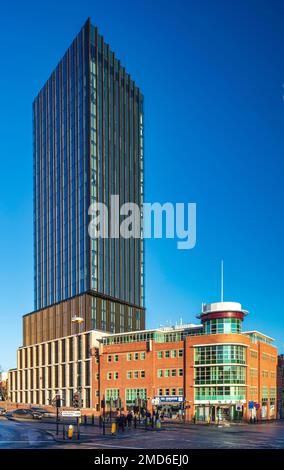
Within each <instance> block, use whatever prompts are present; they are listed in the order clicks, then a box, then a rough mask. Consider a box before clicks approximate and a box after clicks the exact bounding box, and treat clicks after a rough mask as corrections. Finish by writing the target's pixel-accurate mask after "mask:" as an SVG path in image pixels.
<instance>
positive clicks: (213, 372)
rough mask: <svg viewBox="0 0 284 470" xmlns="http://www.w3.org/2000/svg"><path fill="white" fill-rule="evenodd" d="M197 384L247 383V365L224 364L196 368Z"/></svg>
mask: <svg viewBox="0 0 284 470" xmlns="http://www.w3.org/2000/svg"><path fill="white" fill-rule="evenodd" d="M194 379H195V385H203V384H205V385H213V384H220V385H222V384H245V380H246V368H245V366H235V365H228V366H226V365H222V366H211V367H209V366H206V367H196V368H195V378H194Z"/></svg>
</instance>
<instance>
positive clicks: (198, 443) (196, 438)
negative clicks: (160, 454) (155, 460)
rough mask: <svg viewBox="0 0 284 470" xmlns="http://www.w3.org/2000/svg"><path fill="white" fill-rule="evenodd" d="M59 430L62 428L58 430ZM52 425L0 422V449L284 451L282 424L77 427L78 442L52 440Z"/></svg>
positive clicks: (60, 436)
mask: <svg viewBox="0 0 284 470" xmlns="http://www.w3.org/2000/svg"><path fill="white" fill-rule="evenodd" d="M61 429H62V428H61ZM55 431H56V425H55V423H43V422H34V421H31V422H28V421H27V422H23V421H21V422H19V421H8V420H6V419H1V420H0V449H27V448H28V449H41V448H42V449H45V448H53V449H55V448H63V449H67V448H80V449H111V448H114V449H171V448H172V449H203V448H204V449H206V448H207V449H208V448H211V449H284V422H275V423H268V424H258V425H240V426H237V425H232V426H229V427H227V426H225V427H217V426H206V425H191V424H189V425H188V424H187V425H183V424H180V423H167V424H165V425H164V428H163V429H162V430H161V431H152V430H147V431H146V430H145V429H144V427H142V428H141V429H137V430H126V431H125V432H124V433H121V434H119V435H117V436H115V437H112V436H111V435H110V433H109V430H108V429H107V434H106V436H103V435H102V429H101V428H99V427H97V426H94V427H93V426H83V425H82V426H81V436H80V437H81V438H80V441H78V440H76V436H74V438H73V440H72V441H68V440H66V441H63V440H62V430H61V431H60V434H59V439H57V437H56V432H55Z"/></svg>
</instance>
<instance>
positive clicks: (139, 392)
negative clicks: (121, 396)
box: [125, 388, 147, 406]
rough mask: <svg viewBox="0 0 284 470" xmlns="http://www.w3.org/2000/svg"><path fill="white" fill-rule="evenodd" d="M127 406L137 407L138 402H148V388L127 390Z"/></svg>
mask: <svg viewBox="0 0 284 470" xmlns="http://www.w3.org/2000/svg"><path fill="white" fill-rule="evenodd" d="M125 399H126V405H128V406H131V405H135V404H136V402H137V400H139V399H141V400H143V401H145V400H147V389H146V388H126V390H125Z"/></svg>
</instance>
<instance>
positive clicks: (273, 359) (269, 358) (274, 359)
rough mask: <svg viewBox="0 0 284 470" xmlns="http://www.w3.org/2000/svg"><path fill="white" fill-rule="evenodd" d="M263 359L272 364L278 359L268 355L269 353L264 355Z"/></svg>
mask: <svg viewBox="0 0 284 470" xmlns="http://www.w3.org/2000/svg"><path fill="white" fill-rule="evenodd" d="M262 359H263V360H264V361H269V360H270V361H271V362H276V357H275V356H272V355H271V354H267V353H262Z"/></svg>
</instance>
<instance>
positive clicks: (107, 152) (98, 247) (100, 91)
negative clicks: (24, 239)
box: [33, 20, 144, 310]
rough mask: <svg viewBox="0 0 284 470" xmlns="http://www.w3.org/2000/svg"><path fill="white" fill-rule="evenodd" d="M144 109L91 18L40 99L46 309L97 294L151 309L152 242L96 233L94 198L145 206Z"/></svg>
mask: <svg viewBox="0 0 284 470" xmlns="http://www.w3.org/2000/svg"><path fill="white" fill-rule="evenodd" d="M143 108H144V99H143V96H142V94H141V93H140V90H139V88H137V87H136V85H135V83H134V81H133V80H132V79H131V77H130V75H129V74H128V73H127V72H126V70H125V68H124V67H121V65H120V61H119V60H117V58H116V57H115V54H114V52H112V51H111V50H110V48H109V45H108V44H106V43H105V42H104V39H103V37H102V36H100V35H99V34H98V31H97V29H96V28H94V27H93V26H92V25H91V24H90V21H89V20H88V21H87V22H86V24H85V25H84V27H83V28H82V30H81V31H80V33H79V34H78V35H77V37H76V38H75V40H74V41H73V43H72V44H71V46H70V48H69V49H68V50H67V52H66V54H65V55H64V57H63V58H62V60H61V61H60V63H59V64H58V65H57V67H56V69H55V70H54V72H53V73H52V75H51V77H50V78H49V80H48V81H47V82H46V84H45V85H44V87H43V88H42V90H41V91H40V93H39V95H38V96H37V97H36V99H35V101H34V103H33V128H34V272H35V276H34V277H35V309H36V310H39V309H43V308H45V307H48V306H50V305H53V304H55V303H59V302H61V301H63V300H66V299H70V298H72V297H74V296H77V295H79V294H82V293H85V292H88V291H93V292H96V293H98V294H102V295H104V296H108V297H110V298H112V299H118V300H119V301H121V302H123V303H126V304H129V305H133V306H136V307H138V308H143V307H144V249H143V240H141V239H133V238H129V239H124V238H122V237H120V238H118V239H115V238H104V239H103V238H98V239H96V240H92V239H91V238H90V237H89V234H88V225H89V222H90V220H91V219H90V217H89V216H88V208H89V206H90V205H91V203H93V202H103V203H105V204H106V205H107V206H108V208H109V216H110V201H111V195H119V198H120V204H123V203H125V202H135V203H137V204H138V205H139V206H141V205H142V204H143V197H144V193H143V191H144V189H143V188H144V180H143V173H144V169H143V160H144V154H143V152H144V144H143V140H144V109H143ZM140 219H141V220H140V222H141V227H142V215H141V217H140ZM141 234H142V228H141Z"/></svg>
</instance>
